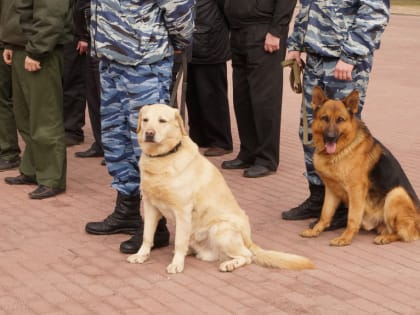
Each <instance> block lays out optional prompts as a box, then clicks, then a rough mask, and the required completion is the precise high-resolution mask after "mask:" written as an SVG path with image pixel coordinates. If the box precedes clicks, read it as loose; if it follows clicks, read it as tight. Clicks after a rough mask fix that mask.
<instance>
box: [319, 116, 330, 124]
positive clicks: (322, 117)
mask: <svg viewBox="0 0 420 315" xmlns="http://www.w3.org/2000/svg"><path fill="white" fill-rule="evenodd" d="M321 120H322V121H325V122H326V123H329V122H330V118H329V117H328V116H327V115H324V116H321Z"/></svg>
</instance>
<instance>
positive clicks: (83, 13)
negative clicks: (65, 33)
mask: <svg viewBox="0 0 420 315" xmlns="http://www.w3.org/2000/svg"><path fill="white" fill-rule="evenodd" d="M90 16H91V13H90V0H76V1H75V4H74V11H73V24H74V34H75V36H76V39H77V40H84V41H86V42H88V41H89V39H90V32H89V25H90Z"/></svg>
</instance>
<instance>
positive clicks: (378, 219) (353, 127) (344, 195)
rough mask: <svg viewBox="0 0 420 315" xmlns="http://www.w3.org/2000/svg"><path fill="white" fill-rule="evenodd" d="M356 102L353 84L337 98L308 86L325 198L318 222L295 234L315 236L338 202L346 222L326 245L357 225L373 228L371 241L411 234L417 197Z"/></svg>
mask: <svg viewBox="0 0 420 315" xmlns="http://www.w3.org/2000/svg"><path fill="white" fill-rule="evenodd" d="M358 103H359V93H358V92H357V91H356V90H355V91H353V92H352V93H350V94H349V95H348V96H347V97H346V98H344V99H343V100H331V99H328V98H327V97H326V95H325V94H324V93H323V91H322V90H321V88H319V87H315V88H314V91H313V96H312V108H313V110H314V121H313V124H312V132H313V141H314V145H315V153H314V158H313V160H314V166H315V169H316V171H317V172H318V174H319V176H320V177H321V179H322V181H323V182H324V184H325V199H324V204H323V207H322V213H321V217H320V220H319V222H318V223H317V224H316V225H315V226H314V227H313V228H312V229H308V230H306V231H303V232H302V233H301V235H302V236H304V237H316V236H318V235H319V234H320V233H321V232H322V231H324V230H325V229H326V228H327V227H328V226H329V225H330V223H331V219H332V217H333V215H334V213H335V211H336V208H337V207H338V205H339V204H340V203H341V202H344V203H345V204H347V205H348V208H349V211H348V218H347V227H346V229H345V230H344V232H343V233H342V235H341V236H339V237H337V238H335V239H333V240H332V241H331V242H330V244H331V245H334V246H343V245H349V244H350V243H351V242H352V239H353V237H354V236H355V235H356V234H357V233H358V231H359V229H360V228H363V229H365V230H374V229H375V230H376V231H377V232H378V234H379V235H378V236H376V238H375V240H374V242H375V244H388V243H391V242H395V241H405V242H410V241H414V240H417V239H418V238H419V237H420V215H419V199H418V197H417V195H416V193H415V191H414V189H413V187H412V186H411V184H410V182H409V180H408V178H407V176H406V175H405V173H404V171H403V170H402V168H401V166H400V164H399V163H398V161H397V160H396V159H395V157H394V156H393V155H392V154H391V153H390V152H389V150H387V149H386V148H385V147H384V146H383V145H382V144H381V143H380V142H379V141H378V140H376V139H375V138H374V137H373V136H372V135H371V133H370V132H369V130H368V128H367V127H366V125H365V124H364V123H363V122H362V121H361V120H360V119H358V118H357V117H356V113H357V110H358Z"/></svg>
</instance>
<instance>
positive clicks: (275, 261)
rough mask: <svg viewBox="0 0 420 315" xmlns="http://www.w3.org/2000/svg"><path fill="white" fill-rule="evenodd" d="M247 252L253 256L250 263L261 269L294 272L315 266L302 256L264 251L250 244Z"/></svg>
mask: <svg viewBox="0 0 420 315" xmlns="http://www.w3.org/2000/svg"><path fill="white" fill-rule="evenodd" d="M249 250H250V251H251V252H252V253H253V254H254V256H253V258H252V261H253V262H255V263H256V264H257V265H260V266H263V267H269V268H280V269H294V270H301V269H313V268H315V265H314V264H313V263H312V262H311V261H310V260H309V259H308V258H306V257H303V256H299V255H294V254H288V253H283V252H277V251H274V250H265V249H262V248H261V247H259V246H258V245H255V244H252V245H251V246H250V247H249Z"/></svg>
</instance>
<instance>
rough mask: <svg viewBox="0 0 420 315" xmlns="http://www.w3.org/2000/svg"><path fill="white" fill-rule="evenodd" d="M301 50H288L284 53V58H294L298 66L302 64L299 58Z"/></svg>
mask: <svg viewBox="0 0 420 315" xmlns="http://www.w3.org/2000/svg"><path fill="white" fill-rule="evenodd" d="M300 54H301V52H300V51H298V50H291V51H288V52H287V54H286V60H296V62H297V64H298V65H299V66H302V59H301V58H300Z"/></svg>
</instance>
